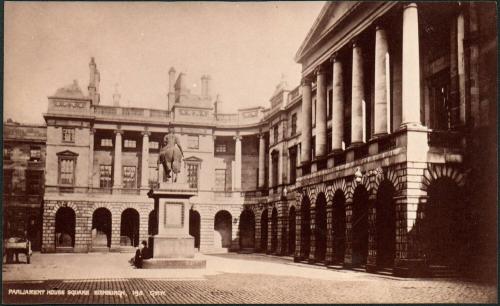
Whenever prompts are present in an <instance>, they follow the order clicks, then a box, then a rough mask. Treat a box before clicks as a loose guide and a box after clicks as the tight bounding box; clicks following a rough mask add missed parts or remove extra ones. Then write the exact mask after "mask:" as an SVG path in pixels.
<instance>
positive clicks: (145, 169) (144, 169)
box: [141, 131, 151, 189]
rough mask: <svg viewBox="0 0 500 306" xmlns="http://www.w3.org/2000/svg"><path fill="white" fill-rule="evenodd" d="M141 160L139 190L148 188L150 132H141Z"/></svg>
mask: <svg viewBox="0 0 500 306" xmlns="http://www.w3.org/2000/svg"><path fill="white" fill-rule="evenodd" d="M141 134H142V155H141V156H142V158H141V189H148V188H149V135H150V134H151V133H150V132H147V131H145V132H142V133H141Z"/></svg>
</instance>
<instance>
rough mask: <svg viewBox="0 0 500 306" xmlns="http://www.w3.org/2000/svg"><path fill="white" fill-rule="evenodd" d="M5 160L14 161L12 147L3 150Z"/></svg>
mask: <svg viewBox="0 0 500 306" xmlns="http://www.w3.org/2000/svg"><path fill="white" fill-rule="evenodd" d="M3 159H4V160H11V159H12V148H11V147H4V148H3Z"/></svg>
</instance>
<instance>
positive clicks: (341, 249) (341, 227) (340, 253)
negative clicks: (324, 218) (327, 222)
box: [333, 190, 345, 264]
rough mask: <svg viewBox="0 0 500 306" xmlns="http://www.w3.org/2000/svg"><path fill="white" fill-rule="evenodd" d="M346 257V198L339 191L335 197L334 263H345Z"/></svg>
mask: <svg viewBox="0 0 500 306" xmlns="http://www.w3.org/2000/svg"><path fill="white" fill-rule="evenodd" d="M344 255H345V196H344V192H342V191H341V190H337V191H336V192H335V194H334V196H333V261H334V262H335V263H337V264H339V263H343V262H344Z"/></svg>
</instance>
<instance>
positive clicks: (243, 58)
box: [4, 1, 324, 123]
mask: <svg viewBox="0 0 500 306" xmlns="http://www.w3.org/2000/svg"><path fill="white" fill-rule="evenodd" d="M323 4H324V2H319V1H318V2H313V1H310V2H254V3H252V2H242V3H234V2H233V3H228V2H215V3H208V2H190V3H185V2H184V3H182V2H172V3H168V2H147V3H130V2H124V3H117V2H113V3H111V2H108V3H98V2H87V3H82V2H80V3H78V2H73V3H61V2H53V3H46V2H32V3H30V2H23V3H14V2H6V3H5V6H4V7H5V10H4V120H6V119H7V118H12V119H14V120H16V121H19V122H25V123H43V122H44V120H43V117H42V113H44V112H46V111H47V96H49V95H52V94H54V93H55V91H56V90H57V89H58V88H60V87H63V86H66V85H68V84H71V83H72V81H73V80H77V81H78V83H79V85H80V87H81V88H82V90H83V92H84V94H87V86H88V82H89V66H88V64H89V61H90V57H91V56H94V57H95V60H96V63H97V67H98V69H99V70H100V73H101V104H103V105H111V104H112V94H113V92H114V88H115V84H116V83H118V84H119V85H118V88H119V92H120V93H121V105H122V106H136V107H151V108H159V109H165V108H166V107H167V91H168V70H169V68H170V67H171V66H174V67H175V69H176V70H177V73H179V72H185V73H187V80H188V84H189V85H190V86H191V91H192V92H193V93H199V91H200V89H199V83H200V77H201V75H202V74H206V73H208V74H210V75H211V76H212V93H213V94H214V95H215V94H216V93H219V94H220V95H221V97H222V101H223V103H222V105H221V108H222V111H223V112H233V111H235V110H236V109H238V108H241V107H250V106H258V105H261V106H265V107H267V106H268V105H269V98H270V97H271V94H272V93H273V91H274V89H275V86H276V85H277V84H278V83H279V82H280V79H281V75H282V74H284V75H285V76H286V80H287V81H288V84H289V86H290V87H295V86H297V85H298V84H299V81H300V71H301V67H300V65H299V64H297V63H295V61H294V60H293V58H294V55H295V53H296V51H297V50H298V48H299V46H300V44H301V43H302V41H303V40H304V38H305V36H306V34H307V32H308V31H309V29H310V27H311V26H312V24H313V22H314V20H315V18H316V16H317V15H318V14H319V11H320V10H321V8H322V6H323Z"/></svg>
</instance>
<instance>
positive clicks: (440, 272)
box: [428, 265, 459, 278]
mask: <svg viewBox="0 0 500 306" xmlns="http://www.w3.org/2000/svg"><path fill="white" fill-rule="evenodd" d="M428 271H429V274H430V276H431V277H435V278H457V277H459V274H458V272H457V270H456V269H454V268H453V267H450V266H444V265H429V268H428Z"/></svg>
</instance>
